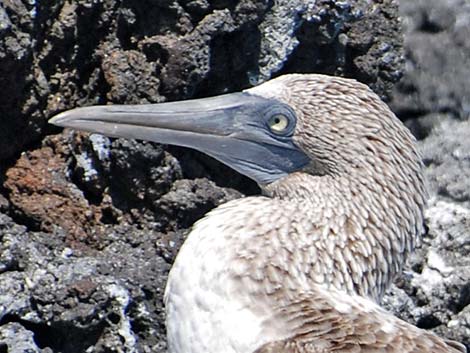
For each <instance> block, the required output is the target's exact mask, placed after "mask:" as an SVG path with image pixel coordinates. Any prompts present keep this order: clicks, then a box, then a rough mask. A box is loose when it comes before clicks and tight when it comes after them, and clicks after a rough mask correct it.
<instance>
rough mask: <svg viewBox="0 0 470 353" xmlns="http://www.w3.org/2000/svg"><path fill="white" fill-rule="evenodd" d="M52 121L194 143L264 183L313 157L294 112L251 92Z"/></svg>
mask: <svg viewBox="0 0 470 353" xmlns="http://www.w3.org/2000/svg"><path fill="white" fill-rule="evenodd" d="M49 122H50V123H51V124H55V125H59V126H63V127H70V128H74V129H78V130H85V131H90V132H96V133H100V134H103V135H107V136H112V137H125V138H134V139H141V140H147V141H154V142H159V143H164V144H171V145H178V146H185V147H190V148H194V149H196V150H199V151H202V152H204V153H206V154H208V155H210V156H212V157H214V158H216V159H218V160H219V161H221V162H222V163H224V164H226V165H228V166H230V167H231V168H233V169H235V170H236V171H238V172H239V173H241V174H244V175H246V176H248V177H250V178H251V179H253V180H255V181H256V182H258V184H260V185H265V184H269V183H271V182H273V181H276V180H278V179H280V178H282V177H284V176H286V175H287V174H289V173H292V172H294V171H296V170H299V169H301V168H302V167H304V166H305V165H306V164H307V163H308V161H309V158H308V157H307V156H306V155H305V154H304V153H303V152H302V151H301V150H299V148H298V147H297V146H296V145H295V144H294V142H293V140H292V135H293V133H294V130H295V125H296V122H297V118H296V116H295V113H294V111H293V110H292V109H291V108H290V107H289V106H288V105H286V104H283V103H281V102H279V101H277V100H274V99H266V98H263V97H260V96H256V95H252V94H249V93H233V94H227V95H223V96H218V97H213V98H204V99H196V100H188V101H181V102H171V103H161V104H148V105H106V106H93V107H84V108H77V109H73V110H70V111H66V112H63V113H60V114H58V115H56V116H55V117H54V118H52V119H51V120H50V121H49Z"/></svg>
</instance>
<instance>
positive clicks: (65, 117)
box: [48, 110, 73, 127]
mask: <svg viewBox="0 0 470 353" xmlns="http://www.w3.org/2000/svg"><path fill="white" fill-rule="evenodd" d="M69 112H70V111H69V110H67V111H64V112H62V113H59V114H57V115H54V116H53V117H52V118H50V119H49V120H48V123H49V124H52V125H56V126H61V127H67V126H68V125H69V124H67V122H69V123H70V122H71V121H72V120H73V118H72V119H70V114H69Z"/></svg>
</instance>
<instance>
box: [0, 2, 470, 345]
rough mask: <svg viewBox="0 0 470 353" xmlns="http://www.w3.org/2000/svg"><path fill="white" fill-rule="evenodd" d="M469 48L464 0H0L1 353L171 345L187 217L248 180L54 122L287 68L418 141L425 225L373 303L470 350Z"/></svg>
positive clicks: (193, 156)
mask: <svg viewBox="0 0 470 353" xmlns="http://www.w3.org/2000/svg"><path fill="white" fill-rule="evenodd" d="M399 11H400V12H401V15H402V21H401V22H400V21H399ZM402 33H404V34H405V40H404V42H403V40H402V38H403V37H402ZM468 53H470V2H469V0H402V3H400V9H398V5H397V3H396V2H394V1H392V0H382V1H376V2H373V3H372V4H369V1H367V0H356V1H339V0H336V1H334V0H320V1H301V0H296V1H293V0H279V1H276V2H274V1H267V0H266V1H255V0H239V1H234V0H214V1H206V0H138V1H137V0H75V1H72V0H69V1H65V0H58V1H53V2H40V1H35V0H5V1H2V2H0V87H1V88H2V92H1V94H0V353H7V352H8V353H13V352H14V353H20V352H42V353H45V352H47V353H50V352H65V353H78V352H139V353H140V352H165V350H166V343H165V327H164V314H163V313H164V311H163V308H162V294H163V290H164V287H165V281H166V275H167V272H168V270H169V268H170V266H171V263H172V261H173V259H174V256H175V254H176V252H177V249H178V248H179V246H180V245H181V243H182V241H183V239H184V236H185V234H186V233H187V231H188V229H189V227H190V226H191V224H192V223H193V222H194V221H196V220H197V219H199V218H200V217H201V216H202V215H203V214H204V213H205V212H207V211H208V210H210V209H211V208H213V207H215V206H217V205H219V204H220V203H223V202H225V201H227V200H229V199H233V198H237V197H241V196H242V195H251V194H256V193H257V192H258V188H257V186H256V185H255V184H254V183H253V182H252V181H250V180H248V179H246V178H244V177H242V176H240V175H237V174H236V173H235V172H233V171H232V170H230V169H229V168H227V167H225V166H223V165H221V164H220V163H218V162H216V161H214V160H212V159H210V158H208V157H206V156H203V155H201V154H199V153H197V152H194V151H189V150H187V149H183V148H176V147H168V146H159V145H156V144H151V143H142V142H135V141H126V140H121V139H118V140H111V139H108V138H105V137H102V136H99V135H87V134H83V133H79V132H74V131H67V130H66V131H63V132H61V130H59V129H57V128H54V127H52V126H50V125H48V124H47V119H48V118H50V117H51V116H53V115H54V114H55V113H57V112H59V111H62V110H65V109H68V108H72V107H75V106H84V105H91V104H98V103H99V104H106V103H148V102H161V101H166V100H177V99H184V98H190V97H203V96H209V95H215V94H220V93H224V92H232V91H236V90H240V89H243V88H247V87H250V86H252V85H255V84H257V83H259V82H263V81H264V80H266V79H268V78H269V77H274V76H278V75H281V74H283V73H288V72H321V73H329V74H336V75H342V76H347V77H353V78H356V79H358V80H360V81H362V82H364V83H367V84H368V85H370V86H371V87H372V88H373V89H374V90H375V91H376V92H377V93H378V94H379V95H381V96H382V97H383V98H384V99H385V100H387V101H388V102H389V103H390V105H391V106H392V108H393V109H394V111H395V112H396V113H397V115H398V116H399V117H400V118H401V119H402V120H403V121H405V123H406V124H407V125H408V126H409V127H410V129H411V130H412V131H413V133H414V134H415V135H416V136H417V138H418V139H419V144H420V147H421V149H422V151H423V155H424V161H425V164H426V166H427V171H426V172H427V177H428V180H429V184H430V189H431V194H432V200H431V201H430V206H429V209H428V211H427V217H426V221H427V226H428V233H427V235H426V236H425V238H424V240H423V244H422V246H421V248H419V249H418V251H417V252H416V254H415V255H414V256H413V257H412V259H411V260H410V264H409V266H408V267H407V269H406V271H405V272H404V273H403V275H402V276H401V277H400V278H398V279H397V281H396V284H395V285H394V287H393V288H392V289H391V291H390V293H389V294H388V295H387V297H386V298H385V303H384V305H386V306H387V307H388V308H389V309H390V310H392V311H394V312H395V313H396V314H397V315H399V316H401V317H403V318H404V319H405V320H408V321H410V322H412V323H413V324H416V325H418V326H419V327H422V328H426V329H430V330H433V331H435V332H437V333H438V334H440V335H442V336H445V337H448V338H451V339H455V340H458V341H460V342H463V343H464V344H466V345H467V347H468V348H470V122H469V112H470V80H469V77H470V55H469V54H468ZM402 76H403V77H402ZM400 78H401V80H400ZM398 81H399V82H398ZM397 82H398V83H397Z"/></svg>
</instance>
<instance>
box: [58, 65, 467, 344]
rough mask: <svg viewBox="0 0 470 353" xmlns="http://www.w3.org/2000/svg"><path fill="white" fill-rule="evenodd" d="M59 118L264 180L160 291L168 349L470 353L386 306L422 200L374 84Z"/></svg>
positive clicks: (223, 213)
mask: <svg viewBox="0 0 470 353" xmlns="http://www.w3.org/2000/svg"><path fill="white" fill-rule="evenodd" d="M51 123H53V124H56V125H60V126H64V127H71V128H76V129H82V130H87V131H91V132H97V133H102V134H105V135H108V136H114V137H128V138H136V139H144V140H150V141H155V142H160V143H165V144H174V145H180V146H186V147H191V148H194V149H197V150H200V151H202V152H204V153H206V154H208V155H210V156H212V157H214V158H216V159H218V160H220V161H221V162H223V163H225V164H227V165H228V166H230V167H232V168H233V169H235V170H237V171H238V172H240V173H242V174H245V175H247V176H248V177H250V178H252V179H253V180H255V181H256V182H257V183H258V184H259V185H260V187H261V189H262V195H260V196H253V197H246V198H242V199H239V200H235V201H231V202H228V203H226V204H224V205H221V206H219V207H217V208H216V209H215V210H213V211H211V212H209V213H208V214H207V215H206V216H205V217H204V218H203V219H202V220H200V221H198V222H197V223H196V224H195V225H194V227H193V229H192V231H191V233H190V234H189V236H188V238H187V240H186V241H185V243H184V244H183V246H182V248H181V250H180V252H179V254H178V256H177V258H176V260H175V263H174V265H173V267H172V269H171V272H170V274H169V278H168V284H167V288H166V292H165V304H166V312H167V322H166V323H167V332H168V333H167V337H168V345H169V352H171V353H314V352H315V353H320V352H324V353H326V352H358V353H362V352H389V353H407V352H414V353H425V352H426V353H427V352H434V353H441V352H465V351H466V350H465V348H464V347H463V346H462V345H460V344H459V343H457V342H453V341H447V340H444V339H442V338H439V337H438V336H436V335H434V334H433V333H430V332H427V331H424V330H421V329H419V328H417V327H415V326H413V325H411V324H408V323H406V322H404V321H402V320H400V319H398V318H396V317H394V316H393V315H392V314H390V313H388V312H387V311H385V310H384V309H382V308H381V307H380V306H379V304H378V303H379V301H380V299H381V297H382V295H383V294H384V291H385V290H386V288H387V287H388V286H389V284H390V283H391V281H392V279H393V278H394V276H395V275H396V274H397V273H398V272H399V271H400V270H401V269H402V266H403V264H404V262H405V260H406V258H407V255H408V254H409V253H410V252H411V251H412V250H413V248H414V246H415V244H416V242H417V239H418V238H419V237H420V236H421V234H422V233H423V208H424V205H425V199H426V191H425V185H424V180H423V174H422V163H421V160H420V156H419V154H418V152H417V150H416V147H415V141H414V139H413V137H412V135H411V134H410V133H409V131H408V130H407V129H406V128H405V127H404V125H403V124H402V123H401V122H400V121H399V120H398V119H397V118H396V117H395V116H394V114H393V113H392V112H391V111H390V109H389V108H388V107H387V106H386V105H385V104H384V103H383V102H382V101H381V100H380V98H379V97H378V96H376V95H375V94H374V93H373V92H372V91H371V90H370V89H369V88H368V87H367V86H365V85H363V84H361V83H359V82H357V81H355V80H351V79H344V78H338V77H330V76H325V75H317V74H291V75H284V76H281V77H278V78H276V79H272V80H270V81H267V82H265V83H263V84H261V85H260V86H257V87H253V88H250V89H247V90H244V91H243V92H239V93H232V94H226V95H222V96H217V97H212V98H203V99H197V100H188V101H182V102H171V103H161V104H155V105H150V104H149V105H129V106H121V105H109V106H94V107H84V108H78V109H74V110H71V111H67V112H64V113H61V114H59V115H58V116H56V117H54V118H53V119H52V120H51Z"/></svg>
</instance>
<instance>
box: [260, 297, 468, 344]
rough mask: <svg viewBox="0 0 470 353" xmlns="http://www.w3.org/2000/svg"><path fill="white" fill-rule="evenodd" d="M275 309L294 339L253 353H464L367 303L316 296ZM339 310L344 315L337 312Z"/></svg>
mask: <svg viewBox="0 0 470 353" xmlns="http://www.w3.org/2000/svg"><path fill="white" fill-rule="evenodd" d="M297 298H299V299H298V300H296V301H293V302H291V303H289V304H288V305H286V306H283V307H280V308H277V309H276V312H277V314H276V316H275V317H274V318H273V320H276V321H277V325H279V323H280V322H282V323H284V324H285V325H286V327H289V329H288V330H289V331H290V332H291V333H292V335H291V336H290V337H288V338H286V339H282V340H279V341H274V342H270V343H267V344H264V345H263V346H262V347H260V348H258V349H256V350H255V352H254V353H329V352H338V353H340V352H341V353H366V352H367V353H446V352H448V353H462V352H463V353H465V352H466V349H465V347H464V346H463V345H461V344H460V343H458V342H454V341H447V340H443V339H441V338H439V337H438V336H436V335H434V334H433V333H431V332H426V331H423V330H420V329H418V328H416V327H415V326H413V325H410V324H408V323H406V322H404V321H402V320H400V319H398V318H396V317H394V316H392V315H391V314H390V313H388V312H386V311H385V310H383V309H382V308H380V307H379V306H377V305H375V304H374V303H372V302H370V301H368V300H365V299H363V298H357V297H356V298H354V297H352V298H351V297H349V298H348V297H346V296H344V294H341V293H339V292H335V293H334V294H333V295H332V293H331V292H330V293H326V291H316V292H312V293H303V294H302V295H298V296H297ZM335 307H339V308H340V310H338V309H335Z"/></svg>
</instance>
